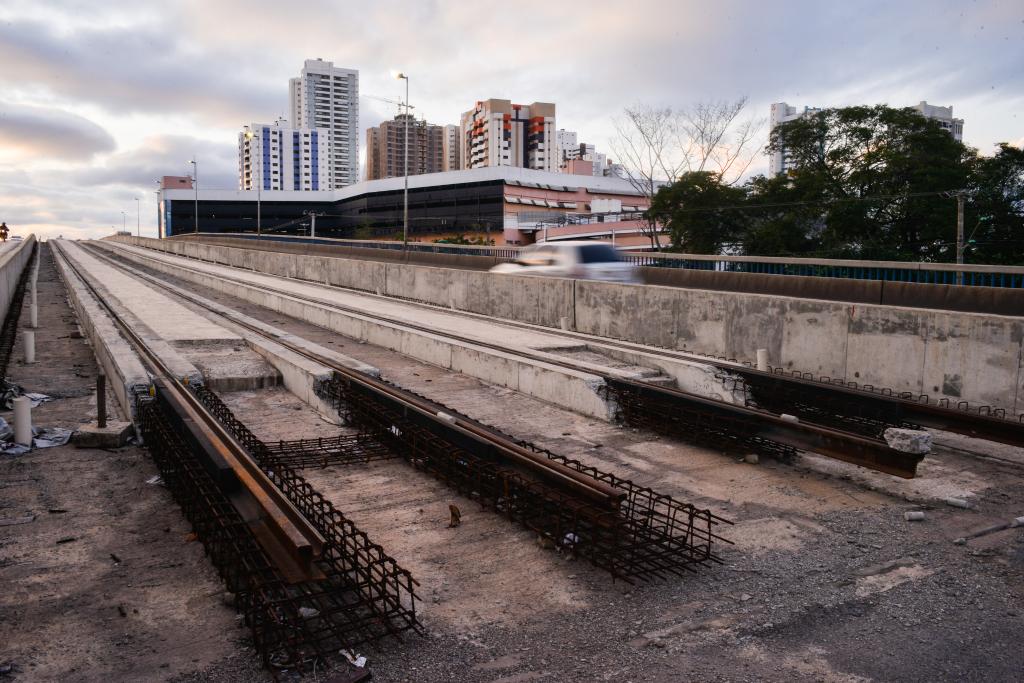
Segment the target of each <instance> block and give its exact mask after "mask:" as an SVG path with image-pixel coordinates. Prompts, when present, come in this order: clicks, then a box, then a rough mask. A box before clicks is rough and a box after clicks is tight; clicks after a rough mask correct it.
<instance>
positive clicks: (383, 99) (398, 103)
mask: <svg viewBox="0 0 1024 683" xmlns="http://www.w3.org/2000/svg"><path fill="white" fill-rule="evenodd" d="M363 97H369V98H370V99H371V100H380V101H381V102H387V103H388V104H393V105H395V106H397V107H398V108H399V109H398V113H399V114H401V113H402V109H401V108H402V107H406V112H408V110H409V109H415V108H416V106H415V105H412V104H409V105H407V104H406V103H405V102H402V101H401V100H391V99H388V98H387V97H381V96H380V95H365V94H364V95H363Z"/></svg>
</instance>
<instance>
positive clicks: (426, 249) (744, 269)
mask: <svg viewBox="0 0 1024 683" xmlns="http://www.w3.org/2000/svg"><path fill="white" fill-rule="evenodd" d="M216 236H218V237H240V238H247V239H257V237H256V235H255V234H253V233H218V234H217V235H216ZM260 239H264V240H272V241H278V242H303V243H307V244H323V245H333V246H343V247H364V248H370V249H394V250H401V249H403V244H402V243H401V242H397V241H389V240H355V239H336V238H328V237H317V238H312V239H311V238H308V237H299V236H293V235H263V236H262V237H261V238H260ZM409 249H410V250H411V251H416V252H420V253H434V254H463V255H467V256H490V257H492V258H497V259H504V260H513V259H515V258H516V257H517V256H518V254H519V251H520V250H521V249H522V247H514V246H508V245H498V246H476V245H463V244H444V243H437V242H429V243H428V242H413V243H410V244H409ZM622 256H623V258H624V259H625V260H627V261H630V262H631V263H635V264H636V265H638V266H646V267H654V268H679V269H687V270H711V271H719V272H726V273H754V274H760V275H795V276H813V277H828V278H847V279H853V280H886V281H891V282H918V283H923V284H937V285H955V284H958V283H957V274H958V273H962V274H963V282H962V284H963V285H965V286H972V287H1003V288H1022V287H1024V266H989V265H962V266H959V267H958V266H957V265H956V264H952V263H919V262H911V261H853V260H840V259H804V258H781V257H770V256H717V255H705V254H664V253H644V252H623V253H622Z"/></svg>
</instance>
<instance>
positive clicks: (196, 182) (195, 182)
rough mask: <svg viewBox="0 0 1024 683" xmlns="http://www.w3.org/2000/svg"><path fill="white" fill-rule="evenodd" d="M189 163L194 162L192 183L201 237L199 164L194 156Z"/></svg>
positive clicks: (197, 226) (197, 225)
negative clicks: (194, 190) (194, 189)
mask: <svg viewBox="0 0 1024 683" xmlns="http://www.w3.org/2000/svg"><path fill="white" fill-rule="evenodd" d="M188 163H190V164H192V185H193V186H194V187H195V188H196V215H195V219H196V237H199V164H197V163H196V159H195V157H194V156H193V157H192V159H191V160H190V161H189V162H188Z"/></svg>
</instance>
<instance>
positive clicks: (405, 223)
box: [396, 73, 409, 251]
mask: <svg viewBox="0 0 1024 683" xmlns="http://www.w3.org/2000/svg"><path fill="white" fill-rule="evenodd" d="M396 78H398V79H400V80H403V81H405V144H404V145H402V147H403V149H404V151H405V155H404V156H405V190H404V191H403V192H402V249H404V250H405V251H408V250H409V77H408V76H407V75H406V74H404V73H399V74H398V75H397V76H396Z"/></svg>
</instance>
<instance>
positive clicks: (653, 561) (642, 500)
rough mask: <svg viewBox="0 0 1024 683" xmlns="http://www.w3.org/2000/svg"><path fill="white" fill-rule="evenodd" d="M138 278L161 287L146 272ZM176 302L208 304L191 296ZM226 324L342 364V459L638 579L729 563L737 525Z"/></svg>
mask: <svg viewBox="0 0 1024 683" xmlns="http://www.w3.org/2000/svg"><path fill="white" fill-rule="evenodd" d="M121 267H124V266H121ZM141 277H143V278H146V279H150V280H152V281H154V282H159V281H160V280H159V279H158V278H153V277H152V276H149V275H145V274H141ZM176 295H177V296H180V297H182V298H184V299H186V300H188V301H191V302H192V303H193V304H195V305H198V306H200V307H205V308H208V307H207V306H206V305H205V304H204V302H203V301H202V300H201V299H198V298H196V297H192V296H189V295H188V294H187V293H184V292H176ZM218 315H221V316H223V315H224V313H218ZM227 319H229V320H230V321H231V322H232V324H234V325H236V326H238V327H241V328H244V329H247V330H248V331H250V332H252V333H254V334H257V335H260V336H262V337H266V338H269V339H273V341H275V343H277V344H280V345H282V346H284V347H286V348H288V349H289V350H291V351H293V352H295V353H297V354H299V355H301V356H304V357H306V358H309V359H311V360H314V361H316V362H317V363H320V364H322V365H325V366H327V367H330V368H332V369H333V371H334V374H333V377H332V378H331V379H330V380H329V381H326V382H322V383H319V384H318V386H317V387H316V392H317V394H318V395H319V396H320V397H321V398H323V399H325V400H327V401H329V402H331V403H332V404H333V405H334V406H335V407H336V408H337V409H338V411H339V415H340V416H341V417H342V418H343V421H345V422H346V423H347V424H348V425H349V426H351V427H354V428H355V429H356V430H357V432H358V433H357V435H356V438H355V439H354V440H349V441H348V442H347V444H342V443H341V442H340V441H339V444H338V445H339V447H348V448H350V449H351V454H350V455H344V454H342V455H340V456H338V457H339V458H340V459H341V461H345V460H346V459H349V460H351V461H359V460H360V459H362V458H363V455H364V453H365V451H366V449H367V448H372V449H384V450H386V451H388V452H390V453H394V454H396V455H398V456H399V457H402V458H404V459H405V460H406V461H407V462H408V463H409V464H410V465H412V466H413V467H414V468H417V469H420V470H423V471H425V472H427V473H429V474H431V475H433V476H435V477H437V478H439V479H441V480H442V481H444V482H446V483H447V484H448V485H450V486H452V487H453V488H455V489H456V490H458V491H460V492H461V493H463V494H464V495H466V496H467V497H469V498H471V499H473V500H475V501H477V502H479V503H480V504H481V505H482V506H483V507H485V508H489V509H492V510H494V511H496V512H499V513H500V514H503V515H505V516H507V517H509V519H511V520H513V521H516V522H518V523H519V524H522V525H523V526H525V527H527V528H529V529H532V530H534V531H536V532H537V533H538V534H540V535H541V536H542V537H544V538H546V539H547V540H548V542H549V543H550V544H551V545H552V546H555V547H558V548H559V549H560V550H561V551H563V552H568V553H572V554H575V555H579V556H581V557H584V558H586V559H588V560H589V561H590V562H591V563H593V564H594V565H595V566H598V567H601V568H603V569H605V570H607V571H609V572H610V573H611V574H612V576H613V577H615V578H621V579H624V580H627V581H633V580H636V579H652V578H658V577H666V576H670V575H680V574H684V573H686V572H688V571H693V570H694V568H695V567H696V566H697V565H700V564H702V563H706V562H719V561H720V558H719V556H718V555H717V553H716V550H717V546H718V545H720V544H721V543H728V541H727V540H726V539H724V538H722V537H721V536H720V535H719V534H718V533H716V528H717V527H718V526H719V525H722V524H730V522H728V520H725V519H723V518H722V517H719V516H717V515H714V514H713V513H711V512H710V511H709V510H703V509H699V508H697V507H695V506H693V505H690V504H685V503H681V502H679V501H677V500H675V499H673V498H672V497H670V496H666V495H662V494H657V493H655V492H653V491H651V490H650V489H647V488H644V487H640V486H636V485H634V484H633V483H632V482H629V481H628V480H624V479H621V478H619V477H616V476H614V475H612V474H609V473H605V472H601V471H600V470H597V469H595V468H592V467H588V466H585V465H583V464H582V463H579V462H577V461H573V460H570V459H567V458H563V457H560V456H556V455H554V454H551V453H549V452H547V451H543V449H537V448H535V447H531V446H530V445H529V444H521V443H518V442H516V440H515V439H512V438H510V437H509V436H508V435H505V434H502V433H500V432H498V431H496V430H494V429H491V428H488V427H487V426H486V425H482V424H480V423H477V422H475V421H473V420H470V419H468V418H466V417H465V416H463V415H459V414H458V413H457V412H455V411H453V410H451V409H449V408H446V407H444V406H440V405H439V404H437V403H435V402H433V401H430V400H429V399H426V398H424V397H422V396H419V395H417V394H415V393H413V392H410V391H408V390H405V389H400V388H398V387H395V386H393V385H391V384H389V383H387V382H385V381H382V380H380V379H377V378H374V377H370V376H369V375H365V374H363V373H359V372H356V371H354V370H351V369H349V368H347V367H345V366H343V365H340V364H338V363H336V362H335V361H333V360H331V359H329V358H323V357H321V356H320V355H318V354H316V353H313V352H311V351H309V350H308V349H306V348H304V347H303V346H301V345H297V344H295V343H294V342H293V341H292V340H289V339H286V338H279V337H276V336H274V335H271V334H268V333H267V332H266V331H265V330H263V329H262V328H260V327H258V326H254V325H252V324H250V323H248V322H247V321H245V320H243V319H240V318H237V317H232V316H230V315H229V316H227ZM199 393H200V396H201V397H202V400H203V401H204V402H206V404H207V407H208V409H210V410H211V411H212V412H213V414H215V415H217V416H218V418H219V419H220V421H221V423H222V424H224V425H225V427H226V428H227V429H229V430H230V431H231V433H232V434H233V436H234V438H235V439H237V440H238V441H239V443H241V444H242V445H243V446H244V447H245V448H246V450H247V451H248V452H249V453H250V455H251V456H252V457H253V459H254V460H255V461H256V462H258V463H260V464H261V466H262V467H263V468H264V469H265V470H267V471H268V472H269V471H273V472H275V473H276V472H277V470H278V469H279V468H280V467H281V465H282V464H283V460H282V459H281V456H282V455H283V454H284V452H285V451H287V447H285V448H277V449H276V452H275V448H274V447H273V446H270V445H267V444H264V443H262V442H261V441H260V440H259V439H257V438H256V437H255V436H254V435H252V433H251V432H250V431H249V430H248V428H247V427H246V426H245V425H244V424H242V423H241V421H239V420H238V419H237V418H235V417H234V416H233V415H232V414H231V412H230V411H229V410H227V408H226V407H224V406H222V405H218V404H219V399H217V397H216V395H215V394H212V392H207V391H200V392H199ZM317 459H318V456H317V455H313V456H312V458H311V460H310V463H311V464H317Z"/></svg>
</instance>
